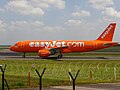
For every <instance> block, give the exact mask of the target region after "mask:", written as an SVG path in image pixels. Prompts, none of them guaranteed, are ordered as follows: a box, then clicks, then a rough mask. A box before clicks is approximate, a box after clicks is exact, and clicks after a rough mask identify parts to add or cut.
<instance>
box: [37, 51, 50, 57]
mask: <svg viewBox="0 0 120 90" xmlns="http://www.w3.org/2000/svg"><path fill="white" fill-rule="evenodd" d="M38 53H39V56H40V57H42V58H46V57H48V56H49V55H50V51H49V50H39V52H38Z"/></svg>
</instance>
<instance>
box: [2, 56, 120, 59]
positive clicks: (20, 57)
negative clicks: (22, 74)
mask: <svg viewBox="0 0 120 90" xmlns="http://www.w3.org/2000/svg"><path fill="white" fill-rule="evenodd" d="M12 59H14V60H47V59H41V58H40V57H39V56H26V58H22V56H0V60H12ZM48 60H120V56H114V57H113V56H104V57H97V56H94V57H93V56H86V57H85V56H64V57H63V58H62V59H57V58H56V57H49V58H48Z"/></svg>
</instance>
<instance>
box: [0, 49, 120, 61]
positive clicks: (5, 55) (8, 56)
mask: <svg viewBox="0 0 120 90" xmlns="http://www.w3.org/2000/svg"><path fill="white" fill-rule="evenodd" d="M88 53H97V54H99V53H100V54H101V53H102V54H106V53H107V54H108V53H109V54H111V53H116V54H118V55H113V56H111V55H110V56H109V55H106V56H105V55H104V56H97V55H95V56H63V58H62V59H57V58H56V57H49V58H47V59H48V60H49V59H50V60H120V55H119V54H120V52H88ZM12 59H15V60H46V59H41V58H40V57H39V56H26V58H22V56H21V53H15V52H12V51H9V50H8V49H5V50H1V51H0V60H12Z"/></svg>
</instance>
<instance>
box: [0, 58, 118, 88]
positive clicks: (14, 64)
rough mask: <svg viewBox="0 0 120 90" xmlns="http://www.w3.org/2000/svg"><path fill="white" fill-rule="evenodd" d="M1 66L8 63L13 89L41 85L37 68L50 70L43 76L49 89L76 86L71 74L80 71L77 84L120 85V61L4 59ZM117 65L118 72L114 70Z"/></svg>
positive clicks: (10, 83) (44, 83) (7, 72)
mask: <svg viewBox="0 0 120 90" xmlns="http://www.w3.org/2000/svg"><path fill="white" fill-rule="evenodd" d="M0 64H3V65H4V64H7V69H6V73H5V78H6V79H7V81H8V84H9V86H10V88H21V87H36V86H38V85H39V78H38V76H37V74H36V72H35V68H36V69H38V71H39V72H40V73H41V71H42V70H43V69H44V67H46V71H45V74H44V76H43V86H47V87H49V86H54V85H72V83H71V81H70V77H69V75H68V72H69V71H70V72H72V75H73V76H75V74H76V72H77V71H78V70H80V73H79V75H78V77H77V81H76V84H89V83H101V82H103V83H104V82H120V61H119V60H112V61H106V60H98V61H95V60H91V61H90V60H89V61H86V60H85V61H84V60H79V61H75V60H72V61H64V60H63V61H54V60H39V61H38V60H25V61H24V60H0ZM115 65H116V71H115V70H114V67H115ZM34 67H35V68H34ZM90 70H92V79H91V78H90V77H91V75H90ZM28 72H30V76H31V78H30V86H29V83H28V82H29V81H28ZM115 73H116V79H115ZM0 76H1V75H0ZM0 78H1V77H0ZM0 84H1V82H0ZM0 87H1V85H0Z"/></svg>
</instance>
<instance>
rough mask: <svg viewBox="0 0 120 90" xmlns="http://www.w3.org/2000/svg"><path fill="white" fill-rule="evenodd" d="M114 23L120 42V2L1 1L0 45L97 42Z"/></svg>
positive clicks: (71, 0)
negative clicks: (31, 42)
mask: <svg viewBox="0 0 120 90" xmlns="http://www.w3.org/2000/svg"><path fill="white" fill-rule="evenodd" d="M111 22H116V23H117V28H116V31H115V35H114V39H113V40H114V41H119V42H120V0H0V45H4V44H14V43H15V42H17V41H22V40H63V39H65V40H95V39H96V38H97V37H98V36H99V35H100V34H101V33H102V32H103V31H104V29H105V28H106V27H107V26H108V25H109V24H110V23H111Z"/></svg>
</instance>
